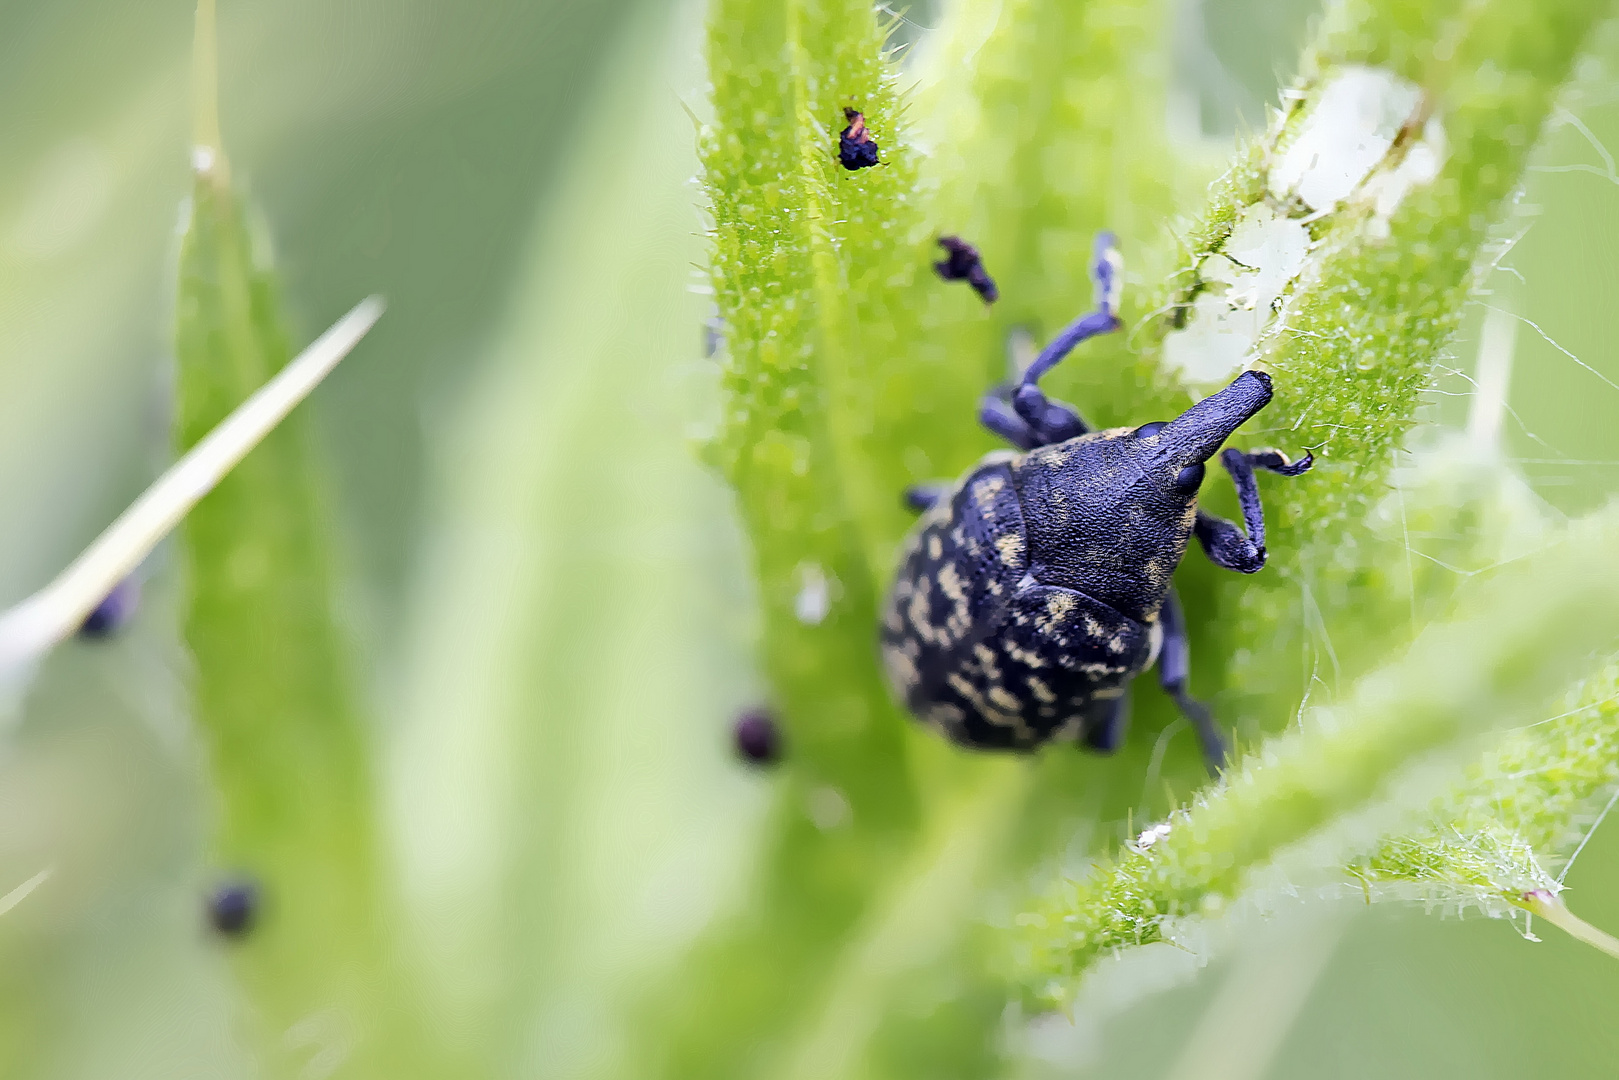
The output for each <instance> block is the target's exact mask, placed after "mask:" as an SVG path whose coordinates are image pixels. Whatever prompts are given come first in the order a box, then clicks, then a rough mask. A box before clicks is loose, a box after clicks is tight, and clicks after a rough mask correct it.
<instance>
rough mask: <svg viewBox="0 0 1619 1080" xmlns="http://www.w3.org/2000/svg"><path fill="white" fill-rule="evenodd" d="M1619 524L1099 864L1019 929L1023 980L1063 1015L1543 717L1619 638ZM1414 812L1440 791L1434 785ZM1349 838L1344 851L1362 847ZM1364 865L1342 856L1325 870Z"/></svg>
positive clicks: (1311, 715)
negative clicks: (1260, 885) (1085, 989)
mask: <svg viewBox="0 0 1619 1080" xmlns="http://www.w3.org/2000/svg"><path fill="white" fill-rule="evenodd" d="M1616 541H1619V510H1609V511H1605V512H1604V513H1602V514H1601V515H1598V516H1597V517H1595V518H1594V519H1592V520H1591V521H1589V522H1585V523H1582V524H1581V525H1580V526H1579V527H1577V528H1575V529H1573V530H1572V531H1571V535H1570V536H1569V537H1568V539H1567V540H1566V541H1565V542H1564V543H1561V544H1558V545H1555V546H1553V547H1551V548H1550V549H1548V550H1547V551H1545V552H1543V553H1541V554H1540V555H1538V556H1536V557H1534V558H1532V559H1526V560H1524V561H1523V562H1521V563H1519V564H1518V565H1516V566H1514V567H1512V568H1511V569H1510V570H1508V571H1503V572H1502V574H1501V576H1500V577H1498V578H1496V579H1494V580H1491V581H1489V582H1487V583H1485V584H1484V585H1483V586H1482V587H1481V588H1480V589H1479V592H1478V594H1477V595H1476V596H1473V597H1470V598H1468V600H1467V602H1466V603H1465V605H1464V611H1465V614H1464V616H1463V617H1462V618H1459V619H1457V620H1456V621H1453V622H1450V623H1446V624H1441V625H1436V626H1434V627H1431V628H1429V629H1428V630H1427V631H1425V632H1424V633H1423V634H1422V635H1420V636H1419V637H1418V639H1417V640H1416V641H1415V642H1414V643H1413V645H1412V647H1411V648H1410V650H1408V651H1407V652H1406V654H1405V655H1404V656H1403V657H1402V658H1401V659H1399V660H1398V661H1396V662H1395V663H1393V664H1391V665H1389V666H1387V667H1385V668H1382V669H1380V670H1378V671H1375V672H1372V673H1371V674H1368V675H1367V676H1365V677H1363V678H1362V679H1360V680H1359V681H1358V682H1357V683H1356V685H1355V687H1354V690H1353V691H1352V693H1350V694H1349V695H1348V697H1347V698H1346V700H1345V701H1344V702H1343V703H1342V704H1341V705H1335V706H1332V707H1330V708H1327V707H1323V708H1320V709H1316V710H1313V711H1311V712H1308V713H1306V714H1305V716H1304V717H1303V719H1302V721H1301V724H1300V726H1299V727H1298V728H1296V729H1294V730H1292V731H1289V732H1288V733H1287V734H1285V735H1282V736H1278V737H1277V738H1275V739H1272V740H1271V741H1270V742H1268V743H1267V744H1266V745H1265V746H1264V747H1262V748H1260V749H1259V750H1257V751H1255V752H1254V753H1252V754H1250V755H1248V756H1247V757H1245V758H1244V759H1243V760H1241V761H1240V762H1238V763H1237V765H1236V766H1235V767H1234V768H1233V770H1232V771H1231V772H1230V773H1229V774H1227V777H1226V779H1225V780H1224V781H1223V782H1222V783H1221V784H1220V785H1219V786H1217V787H1215V788H1213V789H1211V790H1210V791H1209V792H1207V793H1205V794H1204V795H1202V796H1200V797H1199V798H1198V799H1197V800H1196V801H1195V802H1194V803H1193V804H1192V805H1191V806H1190V807H1188V808H1187V809H1186V810H1184V811H1181V812H1178V813H1176V814H1175V815H1173V816H1172V817H1171V818H1170V822H1169V828H1168V830H1167V832H1165V833H1163V834H1162V835H1155V836H1154V837H1153V838H1152V840H1151V842H1149V843H1144V844H1142V845H1139V846H1138V847H1136V848H1134V849H1130V850H1126V851H1123V852H1121V853H1119V854H1118V855H1116V856H1114V857H1112V858H1110V859H1106V860H1104V861H1102V862H1101V863H1099V864H1098V865H1097V867H1096V868H1095V869H1094V870H1093V871H1092V872H1091V873H1090V874H1089V875H1087V876H1086V878H1085V879H1084V880H1083V881H1081V882H1079V883H1078V884H1077V885H1075V886H1073V887H1072V888H1070V889H1067V890H1064V891H1063V892H1061V893H1060V894H1059V895H1058V896H1057V897H1056V898H1054V899H1052V900H1050V901H1048V902H1047V903H1046V904H1044V905H1042V906H1041V907H1039V908H1038V909H1036V910H1035V911H1033V912H1031V913H1029V914H1028V915H1026V916H1024V917H1023V918H1022V919H1020V921H1019V927H1020V929H1019V936H1020V937H1021V939H1022V941H1023V942H1024V944H1025V947H1026V952H1025V954H1024V957H1023V960H1022V964H1023V967H1022V972H1021V976H1022V978H1023V979H1024V980H1025V981H1026V983H1028V984H1029V985H1035V986H1038V987H1040V988H1041V990H1042V991H1043V992H1044V993H1045V994H1046V995H1048V996H1049V997H1052V998H1056V999H1060V998H1061V997H1063V995H1064V994H1065V993H1067V992H1068V990H1070V989H1071V983H1070V980H1072V978H1073V977H1075V976H1077V975H1079V974H1082V973H1083V972H1084V970H1085V969H1086V968H1087V967H1088V966H1089V965H1090V963H1091V962H1093V961H1094V960H1095V959H1096V958H1097V957H1098V956H1100V955H1102V954H1104V953H1106V952H1108V951H1111V950H1114V949H1118V948H1122V947H1125V946H1129V945H1138V944H1145V943H1149V942H1153V941H1160V940H1164V938H1165V935H1166V932H1168V931H1169V928H1170V926H1171V923H1172V921H1173V920H1175V919H1178V918H1184V917H1186V916H1190V915H1196V914H1199V913H1202V912H1210V911H1217V910H1219V909H1220V908H1221V907H1222V906H1223V905H1224V904H1225V903H1226V902H1228V901H1230V900H1232V899H1235V898H1236V897H1237V896H1238V895H1239V894H1240V893H1241V892H1242V891H1243V889H1244V888H1245V887H1246V886H1247V885H1248V884H1249V883H1250V882H1251V881H1252V879H1253V877H1254V875H1255V874H1256V873H1257V872H1258V871H1260V870H1261V869H1263V868H1264V867H1265V866H1266V864H1268V863H1269V862H1270V861H1271V860H1272V859H1273V858H1275V857H1276V856H1277V855H1278V854H1279V853H1281V852H1282V851H1283V850H1284V849H1286V848H1287V847H1289V846H1290V845H1294V844H1298V843H1299V842H1301V841H1304V840H1305V839H1306V838H1308V837H1309V836H1310V835H1311V834H1312V833H1314V832H1315V831H1316V830H1318V829H1320V828H1322V827H1323V826H1326V825H1328V824H1331V823H1333V822H1334V821H1335V819H1338V818H1341V817H1343V816H1344V815H1347V814H1350V813H1352V812H1355V811H1358V810H1361V809H1363V808H1364V807H1366V806H1367V805H1368V804H1370V803H1372V802H1373V801H1375V800H1376V799H1378V798H1379V797H1380V793H1386V792H1388V791H1389V790H1390V784H1391V781H1392V780H1393V779H1394V778H1395V777H1396V776H1397V774H1399V773H1400V771H1401V770H1402V768H1404V767H1406V766H1407V765H1408V764H1409V763H1410V762H1412V761H1418V760H1420V759H1422V758H1423V757H1425V756H1426V755H1429V754H1431V753H1432V752H1434V751H1436V750H1440V749H1443V748H1446V747H1465V745H1466V743H1465V741H1464V736H1467V735H1472V734H1477V733H1480V732H1483V731H1488V730H1490V729H1492V728H1496V727H1500V726H1503V725H1505V724H1506V723H1509V722H1511V721H1513V720H1516V719H1518V718H1519V717H1521V716H1522V715H1524V714H1525V713H1526V712H1529V711H1530V710H1533V709H1535V708H1537V707H1539V706H1541V705H1542V704H1543V703H1544V702H1545V700H1546V699H1547V698H1548V697H1549V696H1551V694H1553V693H1554V692H1555V691H1556V689H1557V688H1558V687H1559V686H1562V685H1566V684H1567V680H1568V679H1569V678H1570V676H1572V675H1573V674H1575V673H1576V672H1578V670H1579V668H1580V666H1581V665H1582V664H1587V663H1589V660H1588V659H1587V658H1588V657H1589V656H1590V655H1591V651H1592V650H1593V649H1599V650H1600V649H1609V648H1611V647H1612V643H1613V641H1614V639H1615V637H1616V636H1619V574H1616V573H1614V572H1613V570H1612V568H1611V559H1610V557H1609V554H1608V553H1609V552H1610V551H1611V550H1612V546H1613V544H1614V543H1615V542H1616ZM1417 779H1418V781H1419V782H1417V783H1416V785H1415V787H1414V788H1413V787H1411V785H1409V784H1408V785H1406V790H1403V791H1402V792H1401V802H1402V803H1405V804H1409V803H1410V801H1411V800H1412V795H1413V794H1414V793H1417V794H1419V793H1421V791H1422V790H1423V789H1424V788H1426V789H1427V790H1429V791H1431V789H1432V786H1433V784H1432V770H1427V771H1421V772H1419V773H1418V774H1417ZM1372 839H1374V837H1365V836H1363V835H1359V834H1356V833H1355V832H1354V831H1353V830H1351V831H1350V832H1349V833H1348V834H1347V835H1345V836H1344V837H1342V838H1341V840H1340V843H1341V844H1349V845H1354V844H1357V843H1365V842H1367V841H1368V840H1372ZM1351 854H1353V847H1352V846H1351V847H1350V849H1349V850H1337V851H1336V852H1335V850H1334V847H1333V846H1331V845H1328V846H1325V847H1323V846H1320V845H1318V847H1317V849H1316V850H1313V851H1312V852H1311V855H1312V858H1313V859H1315V860H1317V865H1318V866H1320V865H1331V864H1332V861H1341V860H1342V859H1343V858H1344V857H1345V856H1348V855H1351Z"/></svg>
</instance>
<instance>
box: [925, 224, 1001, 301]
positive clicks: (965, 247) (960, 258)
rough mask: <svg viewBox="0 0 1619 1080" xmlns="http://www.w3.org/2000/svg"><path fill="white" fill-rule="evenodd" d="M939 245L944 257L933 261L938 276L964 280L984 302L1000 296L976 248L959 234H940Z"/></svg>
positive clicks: (994, 299)
mask: <svg viewBox="0 0 1619 1080" xmlns="http://www.w3.org/2000/svg"><path fill="white" fill-rule="evenodd" d="M939 246H940V247H942V248H944V250H945V257H944V258H943V259H940V260H939V261H938V262H936V263H934V264H933V269H935V270H937V271H938V272H939V276H940V277H942V278H944V279H945V280H946V281H965V282H966V283H967V284H969V285H971V286H972V287H973V292H975V293H977V294H978V295H979V297H980V298H981V299H982V300H983V301H984V303H986V304H993V303H994V302H995V301H996V300H998V299H999V298H1000V295H1001V290H1000V289H998V288H996V287H995V279H994V278H992V277H990V276H989V271H987V270H985V269H984V260H983V259H982V258H981V257H980V256H979V254H978V249H977V248H975V247H973V246H972V245H971V244H969V243H967V241H965V240H963V239H962V238H961V237H959V236H941V237H939Z"/></svg>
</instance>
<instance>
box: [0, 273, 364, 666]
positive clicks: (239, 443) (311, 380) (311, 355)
mask: <svg viewBox="0 0 1619 1080" xmlns="http://www.w3.org/2000/svg"><path fill="white" fill-rule="evenodd" d="M382 310H383V303H382V299H381V298H380V297H375V296H373V297H368V298H367V299H365V300H362V301H360V303H358V304H356V305H355V306H354V308H353V309H352V310H351V311H349V313H348V314H347V315H344V316H343V317H342V318H341V319H339V320H338V321H337V322H336V323H334V324H333V325H332V327H331V329H329V330H327V331H326V332H325V333H324V334H322V335H321V336H320V337H318V338H316V339H315V341H314V342H313V343H312V344H311V345H310V346H309V347H308V348H307V349H305V350H304V351H303V352H301V353H299V354H298V355H297V356H296V357H295V358H293V360H292V361H291V362H290V363H289V364H287V366H286V367H284V368H282V369H281V371H280V372H279V373H277V374H276V376H275V378H273V379H271V380H270V381H269V382H267V383H265V384H264V385H263V386H262V387H260V388H259V390H258V391H257V392H256V393H254V394H253V396H252V397H250V398H248V399H247V400H246V401H244V402H242V404H241V405H239V406H237V408H236V411H235V412H233V413H231V414H230V415H229V416H227V417H226V418H225V419H224V420H223V421H221V422H220V424H219V426H217V427H215V428H214V429H213V430H212V431H210V432H209V433H208V434H207V435H206V436H204V437H203V439H202V440H201V441H200V442H198V443H197V445H196V446H194V447H192V448H191V450H190V451H189V452H188V453H187V454H186V455H185V456H184V457H183V458H181V459H180V460H179V461H177V462H175V463H174V464H173V465H172V466H170V467H169V469H168V471H167V472H165V473H164V474H163V475H162V476H160V477H158V478H157V480H156V481H155V482H154V483H153V484H152V486H151V487H149V488H147V489H146V490H145V491H144V492H142V493H141V495H140V497H139V498H137V499H136V500H135V501H134V502H133V503H131V504H130V506H129V509H127V510H125V511H124V512H123V513H122V514H120V515H119V516H118V519H117V520H116V521H114V522H113V523H112V524H111V525H109V526H108V527H107V530H106V531H105V532H103V533H102V534H101V535H100V536H98V537H96V539H95V540H94V541H93V542H92V543H91V544H90V546H89V547H87V548H85V550H84V553H83V554H81V555H80V556H79V557H78V558H77V559H74V560H73V562H72V564H71V565H69V566H68V568H67V569H66V570H64V571H62V573H61V574H60V575H59V576H58V577H57V578H56V580H55V581H53V582H51V583H50V584H49V585H47V586H45V587H44V588H43V589H41V590H40V591H39V592H37V593H35V594H34V595H33V596H30V597H28V599H26V600H24V601H22V602H21V603H19V604H17V605H16V606H15V607H13V608H11V609H10V610H9V611H5V612H3V613H0V677H5V676H9V675H11V674H12V673H14V672H15V671H18V670H21V669H23V668H25V667H26V666H27V665H29V664H30V663H31V662H32V661H34V660H35V659H37V658H38V657H39V656H41V655H43V654H44V653H45V652H46V651H47V650H49V649H50V648H51V647H52V646H53V645H55V644H56V643H57V642H59V641H61V640H62V639H64V638H66V637H67V636H68V635H69V634H71V633H73V632H74V631H75V630H77V629H78V627H79V626H80V625H81V624H82V623H83V622H84V619H85V616H87V615H89V614H90V612H91V611H93V610H95V606H96V605H97V604H99V603H100V602H101V601H102V599H103V598H104V597H105V596H106V595H107V594H108V593H109V592H111V591H112V588H113V586H115V585H117V584H118V583H119V582H120V581H122V580H123V579H124V578H126V577H128V576H129V574H130V573H131V572H132V571H133V570H134V569H135V568H136V567H137V566H139V565H140V563H141V561H142V560H143V559H145V558H146V556H147V555H149V554H151V551H152V549H153V548H155V547H156V546H157V545H158V543H159V542H160V541H161V540H162V539H163V538H164V537H165V536H167V535H168V534H169V532H170V530H172V529H173V528H174V527H175V526H176V525H178V524H179V523H180V519H181V518H183V517H185V515H186V514H187V513H188V512H189V511H190V510H191V508H192V507H193V506H195V505H197V503H198V501H199V500H201V499H202V497H203V496H204V495H206V494H208V492H210V491H212V490H213V488H214V485H215V484H217V483H219V481H220V480H221V479H223V478H224V476H225V475H226V474H227V473H229V472H230V471H231V469H233V468H235V467H236V464H237V463H238V462H240V461H241V460H242V459H243V458H244V457H246V456H247V453H248V451H250V450H252V449H253V447H255V446H257V445H258V443H259V441H260V440H261V439H263V438H264V437H265V436H266V435H268V434H269V433H270V432H271V431H272V430H274V428H275V426H276V425H277V424H279V423H280V422H281V421H282V420H283V419H285V417H286V415H287V414H288V413H289V412H291V411H292V409H293V407H294V406H296V405H297V404H298V403H299V402H300V401H302V400H303V399H304V398H305V397H307V396H308V395H309V392H310V391H311V390H313V389H314V388H315V387H316V386H318V385H319V384H320V381H321V380H322V379H324V378H325V377H326V376H327V375H328V374H330V373H331V371H332V369H333V368H335V367H336V366H337V363H338V361H339V360H342V359H343V357H344V356H346V355H348V353H349V350H351V349H353V348H354V346H355V345H356V344H358V343H359V341H360V339H361V338H363V337H364V336H365V335H366V332H367V331H369V330H370V329H371V327H372V325H373V324H375V323H376V321H377V319H378V318H380V317H381V315H382Z"/></svg>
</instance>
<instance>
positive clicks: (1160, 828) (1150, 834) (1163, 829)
mask: <svg viewBox="0 0 1619 1080" xmlns="http://www.w3.org/2000/svg"><path fill="white" fill-rule="evenodd" d="M1173 828H1174V826H1172V825H1171V824H1170V823H1169V822H1167V821H1160V822H1159V823H1158V824H1156V825H1154V826H1153V827H1152V828H1150V829H1147V830H1145V831H1144V832H1142V834H1141V835H1140V836H1138V837H1136V850H1137V851H1146V850H1147V849H1148V848H1150V847H1152V846H1153V845H1154V844H1156V843H1157V842H1158V841H1160V840H1162V839H1163V838H1164V837H1166V836H1168V835H1169V833H1170V830H1171V829H1173Z"/></svg>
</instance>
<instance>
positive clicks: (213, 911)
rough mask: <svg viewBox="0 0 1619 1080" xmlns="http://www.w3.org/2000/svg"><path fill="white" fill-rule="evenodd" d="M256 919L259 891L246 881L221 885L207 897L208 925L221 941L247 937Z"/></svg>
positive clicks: (253, 884)
mask: <svg viewBox="0 0 1619 1080" xmlns="http://www.w3.org/2000/svg"><path fill="white" fill-rule="evenodd" d="M258 917H259V887H258V884H257V883H256V882H254V881H252V880H250V879H248V878H245V877H234V878H231V879H229V880H227V881H223V882H221V883H220V884H218V885H216V886H215V887H214V890H213V892H211V893H209V894H208V925H209V926H211V927H212V928H213V930H214V932H215V933H216V934H218V935H220V936H221V937H226V938H240V937H244V936H246V935H247V933H248V932H249V931H250V930H252V929H253V926H254V925H255V924H256V923H257V922H258Z"/></svg>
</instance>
